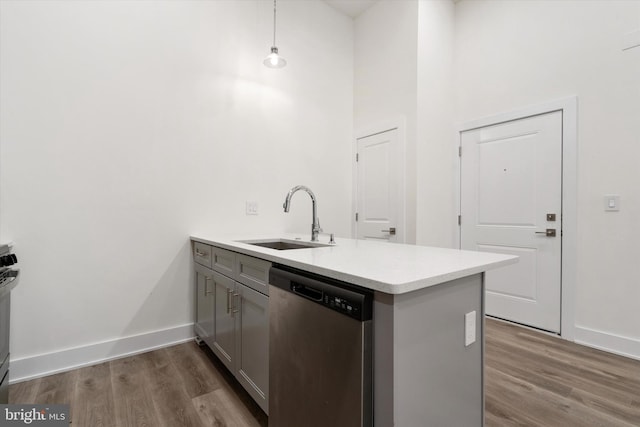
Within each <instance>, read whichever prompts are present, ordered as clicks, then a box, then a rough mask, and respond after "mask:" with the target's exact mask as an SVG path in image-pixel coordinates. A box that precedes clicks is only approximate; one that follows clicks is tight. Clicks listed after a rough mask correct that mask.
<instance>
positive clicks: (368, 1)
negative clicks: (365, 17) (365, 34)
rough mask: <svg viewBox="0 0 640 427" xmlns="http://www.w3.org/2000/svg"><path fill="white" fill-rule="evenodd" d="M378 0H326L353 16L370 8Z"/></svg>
mask: <svg viewBox="0 0 640 427" xmlns="http://www.w3.org/2000/svg"><path fill="white" fill-rule="evenodd" d="M377 1H378V0H324V2H325V3H327V4H328V5H329V6H331V7H333V8H334V9H336V10H338V11H340V12H342V13H344V14H345V15H347V16H350V17H352V18H355V17H357V16H358V15H360V14H361V13H362V12H364V11H365V10H367V9H369V8H370V7H371V6H372V5H373V4H374V3H376V2H377Z"/></svg>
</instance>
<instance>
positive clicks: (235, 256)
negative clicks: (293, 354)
mask: <svg viewBox="0 0 640 427" xmlns="http://www.w3.org/2000/svg"><path fill="white" fill-rule="evenodd" d="M273 237H274V236H273V235H270V236H264V238H263V237H260V236H232V237H212V236H204V235H194V236H191V241H192V247H193V251H194V261H195V264H194V265H195V266H196V292H197V298H196V322H195V323H196V325H195V331H196V335H197V336H198V337H200V338H202V339H203V340H204V341H205V342H207V344H209V346H210V347H212V349H213V350H214V353H216V355H218V357H220V358H221V360H223V362H225V364H226V365H227V367H228V368H229V369H230V370H231V371H232V372H233V373H234V375H236V378H238V380H239V381H240V383H241V384H243V386H244V387H245V389H247V391H248V392H249V394H250V395H251V396H252V397H253V398H254V399H255V400H256V401H257V402H258V404H259V405H261V406H262V407H263V409H264V410H265V412H268V396H269V391H268V386H267V385H268V375H269V374H270V373H269V372H264V373H261V372H260V369H253V368H252V367H250V366H245V367H243V366H242V365H243V363H244V364H248V363H254V362H252V361H255V360H256V357H255V355H254V356H252V357H250V358H245V357H242V356H241V352H242V347H243V345H244V346H245V347H246V348H256V345H255V343H253V342H252V343H244V344H243V343H241V342H236V341H234V340H233V339H229V334H228V330H229V328H228V327H226V328H225V329H224V331H223V330H220V331H219V332H222V333H223V334H224V335H225V336H222V337H221V339H222V340H221V341H220V342H217V341H218V340H217V339H216V337H215V334H216V326H215V324H216V321H217V320H216V318H217V317H218V316H217V315H213V318H211V319H210V321H208V320H207V315H205V316H204V318H203V316H202V312H203V310H210V309H209V307H215V309H217V310H219V311H222V312H223V314H224V312H227V313H229V312H233V311H234V308H236V310H235V311H236V312H237V311H238V309H237V306H236V305H235V302H231V303H230V302H229V298H231V299H232V300H234V298H235V297H238V298H239V299H240V300H242V299H243V298H244V297H243V295H250V298H253V301H254V302H255V303H256V304H258V302H257V301H264V302H263V303H262V304H263V306H264V305H265V304H268V297H269V291H268V289H269V286H268V277H269V276H268V271H269V268H270V267H271V265H280V266H286V267H289V268H293V269H296V270H299V271H302V272H307V273H312V274H314V275H318V276H321V277H325V278H329V279H333V280H339V281H341V282H346V283H349V284H352V285H355V286H357V287H361V288H365V289H369V290H371V291H372V292H373V347H372V348H373V350H372V351H373V419H374V425H375V426H393V425H395V426H415V425H460V426H462V425H464V426H482V425H483V414H484V398H483V353H484V350H483V347H484V272H485V271H487V270H489V269H494V268H499V267H501V266H505V265H508V264H511V263H515V262H516V261H517V258H516V257H513V256H509V255H501V254H492V253H484V252H471V251H461V250H456V249H445V248H433V247H424V246H415V245H403V244H388V243H380V242H373V241H364V240H352V239H336V240H337V242H336V244H335V245H328V244H327V242H318V243H321V244H322V246H319V245H318V243H315V242H313V243H312V242H308V236H293V235H287V236H282V237H279V238H278V239H274V238H273ZM276 243H277V244H276ZM261 244H266V245H267V246H269V244H270V245H271V246H272V247H278V245H279V247H282V248H285V247H291V246H295V245H296V244H299V245H306V247H303V248H299V249H289V250H277V249H274V248H271V247H263V246H260V245H261ZM288 245H290V246H288ZM208 271H210V272H211V274H212V275H217V276H215V277H219V278H220V279H219V281H220V282H221V283H222V282H224V280H227V281H228V285H224V286H223V288H222V291H221V292H218V290H217V289H215V288H217V285H214V290H210V289H209V288H208V284H207V282H208V281H210V280H212V279H210V278H207V277H208V276H207V274H208V273H207V272H208ZM211 277H214V276H211ZM234 280H235V282H234ZM214 281H215V280H214ZM234 283H236V284H235V285H234ZM234 286H235V288H234ZM238 288H247V290H246V291H245V293H243V290H242V289H238ZM234 289H235V291H234ZM208 295H211V297H212V298H213V300H211V301H210V303H206V302H203V301H201V299H202V298H201V296H202V297H206V296H208ZM230 295H232V297H230ZM216 297H218V299H219V301H216V300H215V299H216ZM259 298H262V300H260V299H259ZM234 301H235V300H234ZM207 313H209V311H207ZM232 314H233V313H232ZM240 315H244V313H241V314H240ZM256 319H257V317H256V318H254V319H253V320H256ZM266 319H268V317H266ZM222 322H223V323H224V320H223V321H222ZM238 323H239V322H238V320H237V319H236V325H237V324H238ZM253 324H254V325H255V321H254V322H253ZM268 330H269V329H268V325H266V326H265V327H264V328H263V329H262V331H263V333H264V335H268ZM238 334H240V335H242V333H241V332H238ZM246 335H247V336H249V334H246ZM253 335H254V337H253V339H254V340H255V339H256V338H255V333H254V334H253ZM239 339H240V338H239ZM242 339H244V338H242ZM225 340H227V341H228V343H227V348H228V349H232V348H233V349H234V350H238V352H240V355H238V354H235V356H234V357H230V351H233V350H229V351H226V350H225V349H224V347H225V345H224V341H225ZM262 340H263V341H262V345H264V344H265V343H268V337H262ZM232 341H233V342H234V343H232ZM231 359H235V362H234V361H232V360H231ZM263 366H266V365H263ZM252 372H253V374H252ZM252 376H253V377H252Z"/></svg>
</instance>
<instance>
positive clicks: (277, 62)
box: [262, 0, 287, 68]
mask: <svg viewBox="0 0 640 427" xmlns="http://www.w3.org/2000/svg"><path fill="white" fill-rule="evenodd" d="M262 63H263V64H264V65H265V66H267V67H269V68H282V67H284V66H285V65H287V61H285V60H284V58H283V57H282V56H280V55H278V48H277V47H276V0H273V45H272V46H271V53H270V54H269V55H267V57H266V58H265V59H264V61H262Z"/></svg>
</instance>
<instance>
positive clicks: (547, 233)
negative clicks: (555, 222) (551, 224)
mask: <svg viewBox="0 0 640 427" xmlns="http://www.w3.org/2000/svg"><path fill="white" fill-rule="evenodd" d="M536 234H544V235H545V236H546V237H556V229H555V228H547V229H546V230H545V231H536Z"/></svg>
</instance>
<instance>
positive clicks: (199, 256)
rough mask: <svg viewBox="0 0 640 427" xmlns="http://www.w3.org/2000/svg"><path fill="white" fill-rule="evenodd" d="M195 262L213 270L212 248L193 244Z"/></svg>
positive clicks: (196, 243) (202, 244)
mask: <svg viewBox="0 0 640 427" xmlns="http://www.w3.org/2000/svg"><path fill="white" fill-rule="evenodd" d="M193 260H194V261H195V262H197V263H198V264H201V265H204V266H205V267H209V268H211V246H209V245H205V244H204V243H198V242H193Z"/></svg>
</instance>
